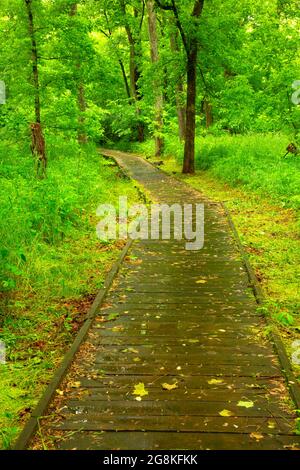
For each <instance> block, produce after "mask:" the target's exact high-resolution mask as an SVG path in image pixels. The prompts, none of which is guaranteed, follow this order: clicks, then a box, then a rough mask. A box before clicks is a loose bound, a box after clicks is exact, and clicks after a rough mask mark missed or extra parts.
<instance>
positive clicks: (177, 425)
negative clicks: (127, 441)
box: [53, 414, 297, 442]
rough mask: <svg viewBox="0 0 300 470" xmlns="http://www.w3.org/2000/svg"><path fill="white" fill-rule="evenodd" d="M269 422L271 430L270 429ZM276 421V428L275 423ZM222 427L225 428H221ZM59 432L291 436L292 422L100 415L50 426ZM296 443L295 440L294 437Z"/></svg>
mask: <svg viewBox="0 0 300 470" xmlns="http://www.w3.org/2000/svg"><path fill="white" fill-rule="evenodd" d="M270 422H271V423H272V425H271V426H272V428H270ZM274 422H275V429H274V427H273V426H274V424H273V423H274ZM224 425H225V426H224ZM53 429H60V430H65V431H66V430H88V431H127V432H132V431H168V432H170V431H173V432H211V433H224V432H226V433H236V434H240V433H242V434H248V433H266V434H277V435H278V434H285V435H292V434H293V432H294V421H293V420H287V419H285V418H276V420H274V418H272V417H271V416H270V417H249V416H247V417H222V416H219V417H217V416H205V417H202V418H200V417H199V416H130V415H129V414H128V415H127V416H116V415H111V416H103V417H101V416H100V417H99V420H96V419H95V418H93V419H92V416H91V419H89V416H88V415H84V417H81V416H78V417H73V418H70V419H68V420H65V421H63V422H62V423H61V424H57V425H53ZM295 440H296V442H297V437H296V436H295Z"/></svg>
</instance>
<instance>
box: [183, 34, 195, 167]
mask: <svg viewBox="0 0 300 470" xmlns="http://www.w3.org/2000/svg"><path fill="white" fill-rule="evenodd" d="M197 56H198V45H197V41H196V40H194V41H193V43H192V44H191V48H190V50H189V53H188V54H187V100H186V131H185V145H184V159H183V168H182V173H194V172H195V162H194V161H195V128H196V91H197V90H196V88H197Z"/></svg>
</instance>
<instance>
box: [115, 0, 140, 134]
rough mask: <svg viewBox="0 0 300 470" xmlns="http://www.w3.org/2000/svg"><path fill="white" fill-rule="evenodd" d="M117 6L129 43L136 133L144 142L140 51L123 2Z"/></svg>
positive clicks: (135, 13) (135, 14) (120, 1)
mask: <svg viewBox="0 0 300 470" xmlns="http://www.w3.org/2000/svg"><path fill="white" fill-rule="evenodd" d="M119 4H120V7H121V11H122V14H123V17H124V20H125V30H126V34H127V38H128V42H129V50H130V60H129V68H130V87H131V96H132V98H133V101H134V103H135V106H136V114H137V118H138V123H137V132H138V141H139V142H144V140H145V129H144V124H143V122H142V121H141V119H140V116H141V109H140V106H139V103H138V102H139V101H140V100H141V98H142V96H141V93H140V90H139V84H138V81H139V78H140V76H141V73H140V70H139V65H138V60H137V58H138V50H139V49H140V44H138V43H137V39H136V37H135V36H134V33H133V31H132V29H131V26H130V24H129V22H128V21H127V12H126V4H125V1H124V0H119ZM137 15H138V12H137V10H136V9H134V16H135V17H137Z"/></svg>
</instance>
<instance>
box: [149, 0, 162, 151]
mask: <svg viewBox="0 0 300 470" xmlns="http://www.w3.org/2000/svg"><path fill="white" fill-rule="evenodd" d="M147 10H148V29H149V38H150V52H151V60H152V63H153V64H157V63H158V61H159V54H158V37H157V27H156V26H157V21H156V13H155V11H154V1H153V0H147ZM153 89H154V94H155V125H154V139H155V156H156V157H160V156H161V155H162V154H163V150H164V139H163V137H162V131H163V94H162V88H161V80H160V79H159V78H158V77H157V76H155V77H154V79H153Z"/></svg>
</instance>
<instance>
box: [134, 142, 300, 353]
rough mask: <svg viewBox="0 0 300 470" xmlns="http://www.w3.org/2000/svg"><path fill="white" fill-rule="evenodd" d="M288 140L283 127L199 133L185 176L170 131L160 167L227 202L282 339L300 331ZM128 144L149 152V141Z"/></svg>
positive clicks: (297, 179)
mask: <svg viewBox="0 0 300 470" xmlns="http://www.w3.org/2000/svg"><path fill="white" fill-rule="evenodd" d="M288 142H289V138H288V137H287V136H285V135H283V134H274V135H273V134H266V135H261V134H258V135H256V134H253V135H236V136H228V135H225V136H213V135H208V136H206V137H201V138H199V137H198V138H197V143H196V168H197V171H196V175H194V176H184V175H182V174H181V163H182V154H183V149H182V144H181V143H180V142H178V140H177V139H176V138H170V137H167V138H166V146H165V157H164V158H163V161H164V164H163V165H162V167H161V168H162V169H164V170H165V171H168V172H170V173H176V175H177V176H178V177H180V178H183V179H184V180H185V181H186V182H187V183H189V184H191V185H192V186H194V187H196V188H197V189H198V190H200V191H203V193H204V194H205V195H206V196H208V197H212V198H214V199H216V200H220V201H225V202H226V204H227V207H228V209H229V210H230V213H231V215H232V217H233V219H234V222H235V224H236V227H237V229H238V232H239V234H240V236H241V239H242V243H243V245H244V247H245V249H246V251H247V252H248V255H249V258H250V261H251V264H252V266H253V268H254V270H255V272H256V276H257V279H258V280H259V282H260V283H261V286H262V288H263V292H264V294H265V296H266V306H265V307H264V308H265V312H266V313H268V314H270V315H271V318H272V319H273V321H274V323H275V324H276V325H277V326H278V327H279V328H280V331H281V334H282V336H284V337H285V338H286V340H287V346H289V345H290V344H291V343H292V341H293V340H294V339H295V337H299V333H300V313H299V312H300V293H299V279H300V270H299V265H300V263H299V261H300V243H299V228H300V222H299V209H300V194H299V193H300V191H299V188H300V171H299V170H300V158H299V157H298V158H297V157H295V156H290V157H287V158H286V159H283V155H284V153H285V148H286V146H287V144H288ZM127 147H128V146H127ZM131 150H132V151H139V152H143V153H144V154H145V155H146V156H151V155H153V153H154V148H153V142H151V141H147V142H145V143H144V144H142V145H141V144H139V145H133V146H131ZM174 157H175V158H174ZM153 160H156V161H157V158H155V159H153Z"/></svg>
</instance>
